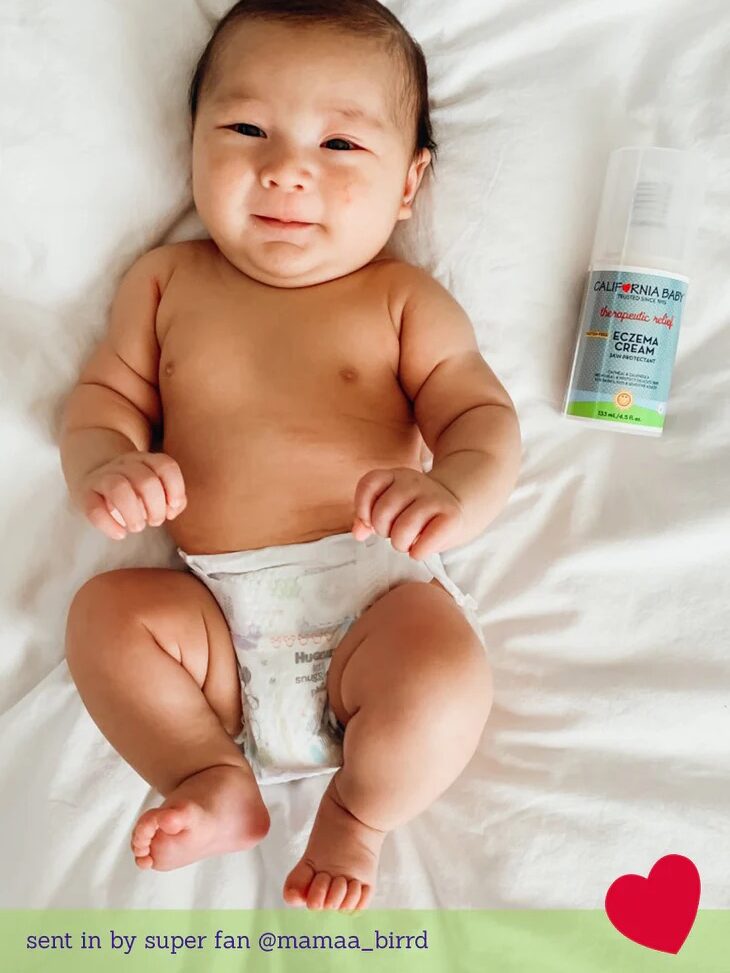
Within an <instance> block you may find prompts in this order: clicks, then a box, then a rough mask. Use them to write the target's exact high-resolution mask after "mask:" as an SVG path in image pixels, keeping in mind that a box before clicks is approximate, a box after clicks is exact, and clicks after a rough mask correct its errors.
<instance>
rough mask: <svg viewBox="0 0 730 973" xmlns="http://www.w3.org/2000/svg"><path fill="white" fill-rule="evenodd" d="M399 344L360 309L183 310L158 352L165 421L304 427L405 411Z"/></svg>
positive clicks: (382, 320) (384, 322) (386, 321)
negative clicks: (184, 415)
mask: <svg viewBox="0 0 730 973" xmlns="http://www.w3.org/2000/svg"><path fill="white" fill-rule="evenodd" d="M398 357H399V345H398V336H397V334H396V332H395V330H394V328H393V324H392V322H391V320H390V318H389V317H388V315H387V314H382V313H380V314H378V313H377V311H374V309H373V308H372V307H371V308H367V307H363V308H360V309H357V308H352V307H350V308H337V307H329V308H328V307H319V308H316V309H315V308H309V309H306V313H304V312H303V311H302V309H300V313H299V314H298V315H297V314H296V308H292V310H291V311H290V312H287V311H286V310H285V309H284V308H280V309H279V310H278V312H277V313H272V311H271V309H258V310H254V309H246V308H240V309H235V310H234V309H232V308H230V307H224V306H218V307H211V308H208V309H207V311H203V309H201V308H190V309H187V310H181V311H180V312H179V313H178V314H177V315H176V316H175V317H174V318H173V319H172V321H171V324H170V326H169V328H168V329H167V333H166V336H165V340H164V343H163V345H162V348H161V355H160V368H159V382H160V394H161V398H162V405H163V411H168V410H170V409H181V410H183V411H188V410H191V409H194V410H195V412H196V414H197V415H198V416H201V415H205V416H207V417H209V418H213V417H215V416H224V417H228V418H238V419H241V420H243V419H244V418H245V417H249V418H251V419H253V418H254V417H257V416H259V417H262V418H265V417H268V416H271V415H272V414H276V413H279V414H282V413H286V414H288V415H292V414H293V415H294V416H296V417H297V419H298V420H304V421H306V420H307V419H312V418H314V417H315V416H316V417H318V418H319V419H320V420H321V419H328V420H329V419H332V418H334V417H335V416H337V415H342V414H350V415H353V414H354V415H358V416H366V415H368V414H370V415H378V414H383V413H384V412H392V411H393V410H396V411H397V412H398V413H402V412H403V411H404V410H407V403H406V402H405V400H404V397H403V393H402V390H401V388H400V385H399V383H398V379H397V372H398Z"/></svg>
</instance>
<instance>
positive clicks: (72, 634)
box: [66, 568, 241, 735]
mask: <svg viewBox="0 0 730 973" xmlns="http://www.w3.org/2000/svg"><path fill="white" fill-rule="evenodd" d="M143 630H146V631H147V632H148V633H149V634H150V635H152V637H153V639H154V641H155V642H156V643H157V646H158V647H159V648H160V649H161V650H163V651H165V652H167V653H168V655H170V656H171V657H172V658H173V659H174V660H175V661H176V662H178V663H179V664H180V665H181V666H182V667H183V668H184V669H185V670H186V671H187V672H188V673H189V674H190V675H191V676H192V678H193V679H194V680H195V682H196V683H197V685H198V687H199V688H200V689H201V690H202V691H203V693H204V695H205V697H206V699H207V700H208V703H209V704H210V706H211V708H212V709H213V710H214V711H215V712H216V713H217V715H218V717H219V719H220V720H221V722H222V723H223V725H224V727H225V728H226V730H227V731H228V732H229V733H230V734H231V735H235V734H236V733H237V732H238V731H239V729H240V718H241V694H240V682H239V678H238V667H237V663H236V655H235V651H234V648H233V643H232V641H231V634H230V631H229V628H228V624H227V622H226V620H225V617H224V615H223V612H222V611H221V609H220V606H219V605H218V602H217V601H216V600H215V598H214V597H213V595H212V594H211V592H210V591H209V590H208V588H206V586H205V585H204V584H203V583H202V581H200V580H198V578H196V577H195V576H194V575H193V574H191V573H190V572H187V571H174V570H170V569H165V568H120V569H118V570H115V571H106V572H104V573H103V574H98V575H96V577H93V578H91V579H90V580H89V581H87V582H86V584H84V585H83V586H82V587H81V588H80V589H79V590H78V591H77V593H76V595H75V597H74V599H73V601H72V602H71V606H70V608H69V613H68V621H67V627H66V655H67V657H68V658H69V664H70V665H71V663H72V661H73V662H74V663H78V662H80V661H82V660H83V656H84V655H85V654H86V655H88V654H90V653H94V652H99V651H104V650H105V649H106V650H107V651H109V652H115V653H117V654H119V653H124V651H125V647H129V646H131V645H132V644H134V639H135V636H137V637H138V636H139V634H140V633H141V632H142V631H143ZM121 661H122V660H121V659H120V662H121ZM140 675H142V676H143V673H142V674H140Z"/></svg>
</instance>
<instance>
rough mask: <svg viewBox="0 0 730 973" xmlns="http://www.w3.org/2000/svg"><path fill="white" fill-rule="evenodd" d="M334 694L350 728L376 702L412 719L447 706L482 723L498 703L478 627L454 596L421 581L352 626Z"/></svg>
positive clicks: (334, 672) (335, 672)
mask: <svg viewBox="0 0 730 973" xmlns="http://www.w3.org/2000/svg"><path fill="white" fill-rule="evenodd" d="M327 689H328V695H329V699H330V705H331V706H332V710H333V712H334V713H335V716H337V718H338V719H339V720H340V722H341V723H343V725H346V724H347V721H348V719H349V717H350V716H351V715H352V714H354V713H355V712H357V711H358V710H359V709H360V708H362V707H363V706H372V705H373V704H374V703H376V704H378V705H383V706H388V707H390V708H391V709H392V710H393V712H400V713H403V714H404V715H405V716H406V718H410V717H412V715H413V713H414V708H421V707H423V708H424V710H425V711H426V712H429V711H431V710H432V708H433V707H434V706H435V705H436V704H440V705H441V712H445V707H444V705H443V704H444V703H447V702H448V703H449V708H450V704H451V703H453V705H454V706H455V707H456V708H457V709H458V710H460V712H461V713H462V714H464V715H466V713H467V712H468V711H471V710H474V714H475V715H477V716H478V718H479V719H481V720H482V721H483V720H485V719H486V714H487V713H488V711H489V707H490V705H491V697H492V683H491V672H490V669H489V665H488V663H487V659H486V655H485V652H484V649H483V647H482V645H481V643H480V641H479V639H478V638H477V636H476V634H475V632H474V630H473V629H472V627H471V625H470V624H469V622H468V621H467V619H466V617H465V616H464V614H463V612H462V611H461V609H460V608H459V606H458V605H457V604H456V602H455V601H454V599H453V598H452V597H451V595H450V594H448V592H446V591H445V590H444V589H443V588H442V587H441V586H440V585H433V584H432V583H427V582H422V581H411V582H405V583H404V584H400V585H398V586H397V587H395V588H391V590H390V591H388V592H387V593H386V594H384V595H382V597H380V598H379V599H378V600H377V601H376V602H374V603H373V604H372V605H371V606H370V607H369V608H368V609H367V610H366V611H364V612H363V614H362V615H361V616H360V617H359V618H358V619H357V621H356V622H354V623H353V625H352V626H351V627H350V628H349V629H348V631H347V633H346V634H345V636H344V638H343V639H342V641H341V642H340V643H339V645H338V646H337V648H336V649H335V651H334V653H333V657H332V662H331V665H330V669H329V672H328V683H327ZM393 708H394V709H393Z"/></svg>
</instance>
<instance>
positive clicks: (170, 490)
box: [145, 453, 187, 517]
mask: <svg viewBox="0 0 730 973" xmlns="http://www.w3.org/2000/svg"><path fill="white" fill-rule="evenodd" d="M145 463H147V465H148V466H150V467H151V468H152V469H153V470H154V471H155V473H157V475H158V476H159V478H160V480H161V481H162V485H163V487H164V488H165V496H166V499H167V508H168V509H167V516H168V517H176V516H177V515H178V514H179V513H180V512H181V511H182V510H183V509H184V507H185V505H186V504H187V497H186V496H185V481H184V480H183V475H182V470H181V469H180V467H179V465H178V464H177V462H176V461H175V460H174V459H173V458H172V456H168V455H167V453H149V454H148V455H147V456H146V457H145Z"/></svg>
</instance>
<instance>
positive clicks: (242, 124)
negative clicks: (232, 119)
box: [228, 122, 261, 135]
mask: <svg viewBox="0 0 730 973" xmlns="http://www.w3.org/2000/svg"><path fill="white" fill-rule="evenodd" d="M228 127H229V128H232V129H233V130H234V131H235V130H237V129H239V128H255V129H256V131H257V132H260V131H261V129H260V128H259V127H258V126H257V125H249V124H248V122H236V124H235V125H229V126H228ZM241 134H242V135H245V134H246V133H245V132H241Z"/></svg>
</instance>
